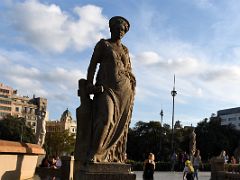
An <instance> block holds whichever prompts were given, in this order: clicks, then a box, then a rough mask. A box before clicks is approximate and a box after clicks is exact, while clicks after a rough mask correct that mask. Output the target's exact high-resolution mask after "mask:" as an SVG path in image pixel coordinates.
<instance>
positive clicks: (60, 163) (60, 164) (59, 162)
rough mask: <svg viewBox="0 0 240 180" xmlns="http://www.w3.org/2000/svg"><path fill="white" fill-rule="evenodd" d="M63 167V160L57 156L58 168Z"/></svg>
mask: <svg viewBox="0 0 240 180" xmlns="http://www.w3.org/2000/svg"><path fill="white" fill-rule="evenodd" d="M61 166H62V161H61V159H60V158H59V156H57V158H56V167H57V168H60V167H61Z"/></svg>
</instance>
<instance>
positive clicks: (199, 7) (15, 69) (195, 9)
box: [0, 0, 240, 125]
mask: <svg viewBox="0 0 240 180" xmlns="http://www.w3.org/2000/svg"><path fill="white" fill-rule="evenodd" d="M239 9H240V2H239V1H238V0H191V1H189V0H169V1H166V0H148V1H145V0H128V1H123V0H114V1H113V0H104V1H103V0H94V1H84V0H81V1H78V0H68V1H64V0H51V1H50V0H3V1H1V4H0V41H1V43H0V65H1V66H0V73H1V78H0V81H1V82H3V83H4V84H6V85H9V86H12V87H14V88H15V89H18V93H19V94H20V95H28V96H32V95H33V94H36V96H43V97H46V98H47V99H48V111H49V116H50V119H51V120H56V119H59V118H60V116H61V114H62V112H63V111H64V110H65V109H66V108H68V109H69V110H70V111H71V112H72V114H73V117H75V109H76V108H77V107H78V106H79V98H78V97H77V83H78V79H80V78H85V77H86V71H87V67H88V64H89V61H90V58H91V54H92V52H93V48H94V46H95V44H96V43H97V42H98V40H99V39H101V38H108V37H109V35H110V34H109V29H108V20H109V19H110V18H111V17H112V16H115V15H121V16H124V17H125V18H127V19H128V20H129V22H130V24H131V27H130V31H129V32H128V33H127V34H126V36H125V37H124V39H123V43H124V44H125V45H126V46H127V47H128V49H129V51H130V56H131V60H132V66H133V71H134V73H135V75H136V79H137V91H136V98H135V106H134V111H133V117H132V125H134V124H135V123H136V122H137V121H139V120H142V121H149V120H160V119H161V118H160V115H159V113H160V110H161V109H163V111H164V118H163V120H164V123H168V124H171V113H172V97H171V94H170V92H171V90H172V88H173V75H174V74H175V75H176V90H177V92H178V94H177V96H176V98H175V120H180V121H181V122H182V124H183V125H191V124H193V125H196V124H197V122H199V121H201V120H202V119H204V118H205V117H209V116H210V115H211V114H212V113H216V112H217V111H218V110H220V109H225V108H232V107H238V106H239V99H240V93H239V92H240V83H239V80H240V63H239V62H240V61H239V59H240V36H239V32H240V15H239Z"/></svg>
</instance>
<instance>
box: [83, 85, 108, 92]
mask: <svg viewBox="0 0 240 180" xmlns="http://www.w3.org/2000/svg"><path fill="white" fill-rule="evenodd" d="M103 91H104V88H103V86H95V85H93V84H88V85H87V92H88V94H97V93H102V92H103Z"/></svg>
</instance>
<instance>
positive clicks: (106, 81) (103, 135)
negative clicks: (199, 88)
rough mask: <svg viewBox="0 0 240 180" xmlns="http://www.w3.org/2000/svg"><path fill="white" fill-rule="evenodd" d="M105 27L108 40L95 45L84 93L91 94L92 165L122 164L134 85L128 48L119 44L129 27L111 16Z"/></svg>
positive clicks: (118, 18)
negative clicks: (107, 30) (92, 94)
mask: <svg viewBox="0 0 240 180" xmlns="http://www.w3.org/2000/svg"><path fill="white" fill-rule="evenodd" d="M109 27H110V32H111V38H110V39H101V40H100V41H99V42H98V43H97V44H96V46H95V49H94V52H93V55H92V58H91V61H90V65H89V67H88V73H87V88H88V91H89V92H93V93H94V92H95V93H94V98H93V106H92V118H93V119H92V124H93V126H92V140H91V145H90V151H89V154H88V156H89V160H90V161H93V162H123V161H124V156H125V153H126V142H127V133H128V127H129V124H130V120H131V115H132V108H133V100H134V94H135V86H136V81H135V77H134V75H133V74H132V68H131V62H130V58H129V52H128V49H127V47H126V46H124V45H123V44H122V43H121V39H122V38H123V36H124V35H125V34H126V32H127V31H128V30H129V28H130V24H129V22H128V21H127V20H126V19H125V18H123V17H121V16H115V17H112V18H111V19H110V20H109ZM98 64H99V69H98V72H97V75H96V83H95V84H94V77H95V71H96V68H97V65H98ZM96 89H97V91H95V90H96Z"/></svg>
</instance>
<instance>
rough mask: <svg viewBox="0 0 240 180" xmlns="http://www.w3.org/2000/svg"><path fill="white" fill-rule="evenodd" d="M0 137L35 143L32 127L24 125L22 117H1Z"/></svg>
mask: <svg viewBox="0 0 240 180" xmlns="http://www.w3.org/2000/svg"><path fill="white" fill-rule="evenodd" d="M0 139H3V140H9V141H21V140H22V142H25V143H35V135H34V133H33V131H32V129H31V128H30V127H28V126H26V120H25V119H24V118H22V117H13V116H7V117H5V118H4V119H2V120H1V121H0Z"/></svg>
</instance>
